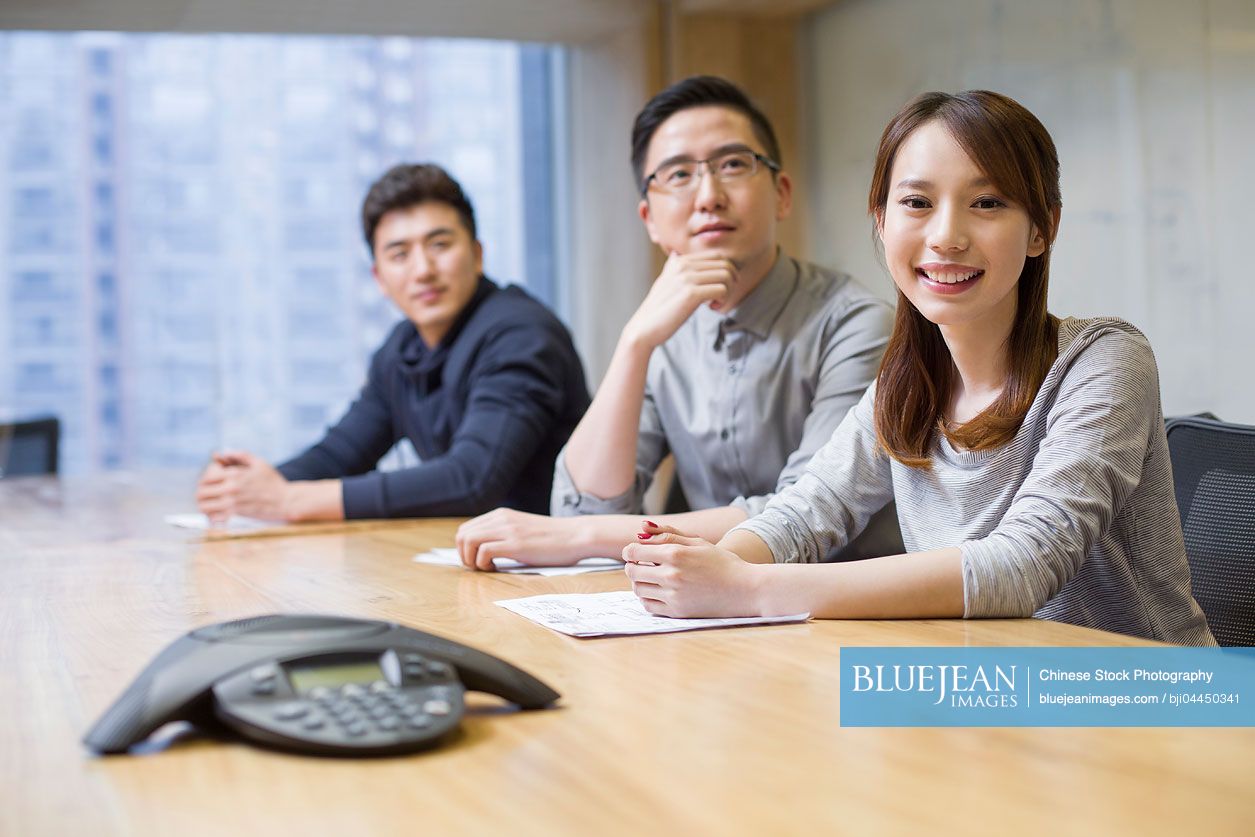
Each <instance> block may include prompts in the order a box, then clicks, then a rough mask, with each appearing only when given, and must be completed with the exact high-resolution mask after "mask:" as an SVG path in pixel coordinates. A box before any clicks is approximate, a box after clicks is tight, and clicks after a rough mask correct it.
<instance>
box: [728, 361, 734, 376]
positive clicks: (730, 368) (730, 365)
mask: <svg viewBox="0 0 1255 837" xmlns="http://www.w3.org/2000/svg"><path fill="white" fill-rule="evenodd" d="M728 374H729V375H735V374H736V364H735V363H729V364H728Z"/></svg>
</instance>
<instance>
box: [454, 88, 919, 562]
mask: <svg viewBox="0 0 1255 837" xmlns="http://www.w3.org/2000/svg"><path fill="white" fill-rule="evenodd" d="M632 167H633V171H634V174H635V176H636V182H637V183H638V184H639V185H640V191H641V200H640V204H639V207H638V211H639V213H640V217H641V220H642V221H643V222H644V224H645V229H646V231H647V232H648V234H649V237H650V240H651V241H653V242H654V243H655V244H657V245H658V246H659V247H660V248H661V249H662V251H663V252H664V253H666V254H667V260H666V264H665V265H664V267H663V269H662V272H661V273H660V274H659V276H658V278H657V279H656V280H655V282H654V284H653V287H652V288H651V289H650V291H649V293H648V295H647V296H646V298H645V301H644V302H643V303H641V306H640V308H638V309H637V310H636V313H635V314H633V315H632V317H631V319H630V320H629V321H628V323H627V325H626V326H625V327H624V329H623V332H622V334H621V336H620V339H619V343H618V346H617V348H616V350H615V353H614V356H613V358H612V360H611V362H610V366H609V368H608V370H607V372H606V376H605V379H604V380H603V381H602V384H601V387H600V388H599V389H598V391H597V395H596V397H595V398H594V399H593V403H592V406H591V407H589V409H588V412H587V413H586V414H585V416H584V418H583V420H582V421H581V422H580V424H579V426H578V427H577V428H576V429H575V432H574V433H573V434H572V435H571V439H570V441H569V442H568V443H567V446H566V448H565V449H564V450H563V452H562V454H560V455H559V457H558V461H557V465H556V473H555V475H554V484H553V498H552V503H551V511H552V513H553V515H554V517H552V518H546V517H543V516H538V515H526V514H521V513H519V512H515V511H511V510H506V509H498V510H496V511H494V512H490V513H489V514H486V515H483V516H481V517H478V518H475V519H474V520H471V521H468V522H467V523H465V524H464V525H463V526H462V527H461V528H460V529H459V530H458V536H457V544H458V550H459V553H460V554H461V556H462V560H463V562H464V563H465V564H467V566H472V567H476V568H478V569H491V566H492V560H493V559H494V558H496V557H511V558H516V559H518V560H521V561H525V562H528V563H532V564H569V563H572V562H574V561H577V560H579V559H580V558H583V557H587V556H593V555H610V556H617V555H618V554H619V553H620V551H621V550H622V549H623V547H624V546H625V545H626V544H627V543H629V542H631V541H633V540H635V538H636V536H637V535H638V533H640V532H641V524H642V520H641V518H640V516H639V515H640V513H641V502H642V497H643V495H644V493H645V490H646V489H647V488H648V486H649V484H650V481H651V480H652V479H653V475H654V472H655V470H656V469H657V467H658V465H659V463H660V462H661V461H662V459H663V457H664V456H666V454H667V453H668V451H670V452H671V453H673V454H674V456H675V462H676V475H677V478H678V480H679V484H680V487H681V488H682V489H683V492H684V496H685V498H686V499H687V502H688V505H689V506H690V508H693V509H697V511H690V512H685V513H681V514H674V515H663V516H660V517H658V518H655V520H656V521H660V522H663V523H666V524H670V525H671V526H674V527H675V528H677V529H679V530H681V531H684V532H687V533H689V534H691V535H696V536H699V537H702V538H705V539H706V540H710V541H712V542H715V541H717V540H718V539H719V538H721V537H723V535H724V534H725V533H726V532H727V531H728V530H729V529H731V528H732V527H733V526H735V525H736V524H738V523H740V522H741V521H743V520H745V519H746V518H747V517H749V516H751V515H754V514H757V513H758V512H759V511H761V510H762V508H763V507H764V506H765V505H766V503H767V501H768V500H770V499H771V496H772V495H773V494H774V493H775V492H777V491H780V490H781V489H783V488H785V487H786V486H788V485H790V484H792V483H793V482H795V481H797V479H798V478H799V477H801V475H802V474H803V472H804V471H805V469H806V465H807V463H808V462H809V460H810V458H811V456H812V455H813V454H814V453H815V451H816V450H817V449H818V448H819V447H820V446H821V445H822V444H823V443H824V442H826V441H827V440H828V438H829V437H830V436H831V435H832V432H833V430H834V429H835V428H836V426H837V425H838V424H839V423H840V422H841V420H842V419H843V418H844V417H845V414H846V412H847V411H848V410H849V409H850V408H851V407H853V406H854V405H855V404H856V403H857V402H858V400H859V398H860V397H861V396H862V394H863V391H864V390H865V389H866V388H867V387H868V386H869V385H870V384H871V382H872V380H873V379H874V378H875V375H876V370H877V367H878V365H879V363H880V357H881V355H882V354H883V352H884V349H885V344H886V342H887V340H888V336H889V332H890V330H891V327H892V319H893V311H892V307H891V306H890V305H889V304H888V303H886V302H884V301H883V300H880V299H879V298H877V297H876V296H874V295H873V294H872V293H871V292H869V291H868V290H866V289H865V288H863V287H862V286H860V285H858V284H857V283H856V282H855V281H854V280H852V279H851V278H850V277H848V276H845V275H842V274H838V273H834V272H832V271H829V270H827V269H825V268H822V267H819V266H816V265H812V264H807V263H804V262H799V261H796V260H795V259H792V258H789V257H788V256H787V255H785V254H784V253H783V252H781V250H780V248H779V246H778V244H777V235H776V233H777V229H776V228H777V224H778V223H779V222H780V221H782V220H783V219H784V218H785V217H787V216H788V214H789V210H790V207H791V200H792V190H793V184H792V181H791V180H790V179H789V175H788V174H786V173H785V172H784V171H783V170H782V168H781V165H780V149H779V145H778V143H777V142H776V137H775V132H774V131H773V130H772V127H771V124H770V123H769V122H768V121H767V119H766V117H765V116H763V114H762V113H761V112H760V111H759V110H758V109H757V108H756V107H755V106H754V105H753V104H752V103H751V102H750V101H749V99H748V98H747V97H746V96H745V94H744V93H743V92H741V90H739V89H738V88H737V87H735V86H734V85H732V84H731V83H729V82H727V81H725V80H723V79H720V78H714V77H710V76H698V77H693V78H689V79H685V80H684V81H681V82H678V83H677V84H674V85H672V86H671V87H669V88H667V89H666V90H664V91H662V92H661V93H659V94H658V95H657V96H655V97H654V98H653V99H652V100H650V102H649V103H648V104H647V105H646V106H645V108H644V109H643V110H642V111H641V112H640V114H639V115H638V116H637V118H636V123H635V125H634V127H633V131H632ZM590 515H592V516H591V517H590ZM886 518H887V515H882V516H881V519H880V522H879V523H878V527H881V528H883V527H884V525H885V523H886V522H888V524H889V529H890V532H891V534H893V533H892V529H893V528H896V525H895V522H894V521H892V520H886ZM871 528H873V527H869V530H870V529H871ZM848 549H849V550H850V551H851V553H852V554H863V553H864V552H865V551H866V547H865V546H864V545H861V544H860V543H859V542H858V541H856V542H855V543H854V544H852V545H851V546H850V547H849V548H848ZM872 550H873V551H875V548H874V547H873V548H872ZM899 551H900V549H899Z"/></svg>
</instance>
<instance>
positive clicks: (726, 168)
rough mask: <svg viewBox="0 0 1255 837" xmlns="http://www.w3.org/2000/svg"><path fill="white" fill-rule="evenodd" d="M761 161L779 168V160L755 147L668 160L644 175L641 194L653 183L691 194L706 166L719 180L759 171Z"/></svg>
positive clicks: (770, 168)
mask: <svg viewBox="0 0 1255 837" xmlns="http://www.w3.org/2000/svg"><path fill="white" fill-rule="evenodd" d="M759 164H762V165H764V166H766V167H767V170H768V171H771V172H778V171H780V164H779V163H777V162H776V161H775V160H772V159H771V158H770V157H764V156H763V155H762V154H759V153H758V152H756V151H729V152H726V153H724V154H716V155H715V156H714V157H709V158H707V159H705V160H678V161H676V162H674V163H667V164H666V165H665V166H659V167H658V169H657V170H656V171H655V172H654V173H653V174H651V175H650V176H649V177H647V178H645V182H644V183H643V184H641V197H644V196H645V193H646V192H648V191H649V187H650V186H651V185H652V186H654V187H655V188H657V189H658V191H660V192H666V193H667V194H670V195H687V194H690V193H691V192H694V191H696V190H697V184H698V183H700V182H701V179H702V169H703V168H705V169H707V170H709V172H710V174H711V176H712V177H714V178H715V179H716V180H718V181H719V182H720V183H729V182H732V181H737V180H746V179H747V178H750V177H753V176H754V175H755V174H757V173H758V166H759Z"/></svg>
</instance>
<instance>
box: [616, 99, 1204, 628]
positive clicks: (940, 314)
mask: <svg viewBox="0 0 1255 837" xmlns="http://www.w3.org/2000/svg"><path fill="white" fill-rule="evenodd" d="M1058 183H1059V163H1058V159H1057V155H1056V153H1055V148H1054V143H1053V141H1052V140H1051V138H1050V135H1049V134H1048V133H1047V132H1046V129H1045V128H1044V127H1043V126H1042V124H1041V123H1040V122H1039V121H1038V120H1037V118H1036V117H1034V116H1033V115H1032V114H1031V113H1029V112H1028V111H1027V110H1026V109H1025V108H1024V107H1022V106H1021V105H1020V104H1018V103H1017V102H1015V101H1014V100H1012V99H1009V98H1007V97H1005V96H1001V95H999V94H997V93H990V92H988V91H969V92H967V93H960V94H956V95H948V94H943V93H930V94H925V95H923V96H920V97H919V98H917V99H915V100H914V101H912V102H910V103H909V104H907V105H906V106H905V107H904V108H903V109H902V110H901V111H900V112H899V113H898V115H897V116H895V117H894V119H893V120H892V121H891V122H890V123H889V126H888V127H887V128H886V129H885V132H884V134H883V136H882V138H881V142H880V147H879V150H878V153H877V156H876V165H875V170H874V174H873V178H872V188H871V194H870V197H869V208H870V211H871V215H872V217H873V219H874V222H875V226H876V230H877V233H878V235H879V236H880V239H881V241H882V242H883V244H884V248H885V260H886V263H887V265H888V268H889V272H890V274H891V275H892V277H893V281H894V283H895V284H896V285H897V288H898V311H897V315H896V322H895V326H894V333H893V337H892V339H891V342H890V347H889V349H888V351H887V353H886V356H885V360H884V363H883V364H882V366H881V370H880V373H879V376H878V378H877V381H876V384H875V385H873V386H872V388H871V389H869V390H868V391H867V394H866V395H865V396H864V397H863V399H862V400H861V401H860V402H859V404H858V405H857V406H856V407H855V408H854V409H853V410H851V411H850V413H849V414H848V415H847V416H846V418H845V420H844V421H843V422H842V423H841V425H840V426H839V427H838V428H837V430H836V432H835V433H834V434H833V436H832V439H831V440H830V441H829V442H828V443H827V444H826V445H825V446H824V447H823V448H822V449H821V450H820V451H819V452H818V453H817V454H816V455H815V457H814V459H812V461H811V464H810V466H809V468H808V469H807V473H806V474H805V475H804V476H803V477H802V478H801V479H799V480H798V481H797V482H796V483H795V484H794V485H793V486H792V487H790V488H788V489H786V490H784V491H782V492H781V493H779V494H777V495H776V496H775V498H774V499H773V500H772V501H771V502H770V503H768V504H767V507H766V509H765V510H764V511H763V512H762V513H761V514H759V515H758V516H756V517H753V518H750V519H749V520H748V521H746V522H745V523H743V524H741V525H740V526H738V527H736V528H735V529H733V530H732V531H731V532H729V533H728V534H727V535H726V536H725V537H724V538H723V539H722V540H721V541H720V542H719V544H718V545H717V546H716V545H712V544H710V543H707V542H705V541H703V540H701V539H700V538H695V537H689V536H687V535H685V534H683V533H681V532H679V531H676V530H675V529H674V528H671V527H665V526H655V525H653V524H648V523H647V524H646V525H645V527H644V530H643V532H642V534H641V541H642V542H641V543H640V544H633V545H631V546H628V547H627V548H626V549H625V550H624V551H623V557H624V559H625V560H626V561H627V562H628V567H627V572H628V575H629V576H630V577H631V579H632V582H633V586H634V589H635V591H636V593H637V595H638V596H639V597H640V598H641V600H642V603H643V604H644V606H645V607H646V609H648V610H650V611H651V612H654V613H661V614H666V615H672V616H733V615H738V616H739V615H759V614H761V615H772V614H785V613H798V612H803V611H809V612H810V613H812V614H814V615H815V616H820V617H832V618H912V617H938V616H940V617H948V616H965V617H990V616H1004V617H1005V616H1030V615H1034V616H1038V617H1042V618H1049V619H1058V620H1060V621H1065V622H1073V623H1076V624H1080V625H1084V626H1088V627H1095V628H1100V629H1103V630H1109V631H1115V632H1119V633H1126V634H1132V635H1136V636H1142V637H1147V638H1151V639H1156V640H1162V641H1166V642H1176V643H1182V644H1189V645H1212V644H1214V643H1215V640H1214V639H1213V638H1212V635H1211V632H1210V631H1209V630H1208V628H1207V623H1206V621H1205V620H1204V618H1203V614H1202V611H1201V610H1200V609H1199V607H1198V604H1197V603H1196V602H1195V601H1194V599H1193V597H1192V596H1191V593H1190V579H1189V567H1188V564H1187V563H1186V558H1185V547H1184V543H1183V540H1182V535H1181V526H1180V518H1179V517H1178V515H1177V510H1176V504H1175V500H1174V495H1173V487H1172V476H1171V468H1170V466H1169V463H1168V451H1167V444H1166V441H1165V437H1164V426H1163V414H1162V408H1161V407H1160V402H1159V387H1158V378H1157V373H1156V367H1155V360H1154V356H1153V355H1152V354H1151V351H1150V346H1149V345H1148V343H1147V341H1146V339H1145V337H1143V336H1142V334H1141V333H1140V332H1139V331H1137V329H1135V328H1134V327H1133V326H1131V325H1129V324H1128V323H1126V322H1124V321H1122V320H1118V319H1115V318H1097V319H1092V320H1077V319H1066V320H1062V321H1060V320H1058V319H1056V318H1055V317H1052V316H1051V315H1050V314H1049V313H1048V312H1047V310H1046V286H1047V278H1048V275H1049V262H1050V249H1051V245H1052V244H1053V241H1054V232H1055V230H1056V229H1057V228H1058V223H1059V216H1060V211H1061V206H1062V201H1061V198H1060V194H1059V186H1058ZM890 499H893V500H895V501H896V503H897V508H898V518H899V522H900V523H901V526H902V536H903V541H904V543H905V545H906V549H907V553H905V554H902V555H890V556H884V557H880V558H873V559H870V560H867V561H859V562H852V563H840V564H831V565H820V566H798V564H813V562H816V561H818V560H820V559H821V558H822V557H823V556H824V555H825V554H826V552H827V551H828V550H829V549H830V548H831V547H832V546H834V545H836V546H840V545H842V544H844V543H847V542H848V541H849V539H851V538H852V537H854V536H855V535H857V534H858V532H859V531H860V530H861V529H862V528H863V527H864V526H865V525H866V524H867V521H868V519H869V518H870V516H871V514H872V512H874V511H875V510H876V509H879V508H880V507H882V506H883V505H884V504H885V503H886V502H888V501H889V500H890ZM771 564H775V566H771ZM764 565H766V566H764ZM785 565H787V566H785Z"/></svg>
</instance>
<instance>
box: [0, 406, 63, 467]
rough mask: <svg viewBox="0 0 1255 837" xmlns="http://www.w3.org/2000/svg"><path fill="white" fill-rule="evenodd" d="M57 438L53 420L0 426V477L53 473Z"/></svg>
mask: <svg viewBox="0 0 1255 837" xmlns="http://www.w3.org/2000/svg"><path fill="white" fill-rule="evenodd" d="M60 439H61V423H60V422H59V421H57V419H55V418H39V419H33V420H31V421H19V422H17V423H14V424H0V477H18V476H31V475H35V474H55V473H56V472H57V453H58V448H59V446H60V445H59V443H60Z"/></svg>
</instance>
